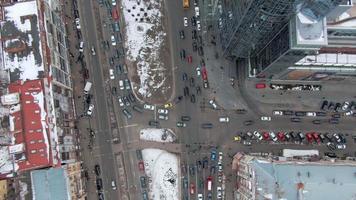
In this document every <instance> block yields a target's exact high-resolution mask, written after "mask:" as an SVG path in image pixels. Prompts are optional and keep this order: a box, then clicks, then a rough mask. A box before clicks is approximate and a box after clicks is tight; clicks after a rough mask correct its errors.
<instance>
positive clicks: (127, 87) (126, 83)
mask: <svg viewBox="0 0 356 200" xmlns="http://www.w3.org/2000/svg"><path fill="white" fill-rule="evenodd" d="M124 85H125V89H126V90H131V85H130V81H129V79H125V80H124Z"/></svg>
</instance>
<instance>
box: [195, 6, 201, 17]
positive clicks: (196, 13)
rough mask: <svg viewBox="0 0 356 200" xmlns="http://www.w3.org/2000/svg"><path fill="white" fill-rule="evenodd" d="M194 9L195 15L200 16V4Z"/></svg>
mask: <svg viewBox="0 0 356 200" xmlns="http://www.w3.org/2000/svg"><path fill="white" fill-rule="evenodd" d="M194 11H195V17H199V16H200V12H199V7H198V6H195V7H194Z"/></svg>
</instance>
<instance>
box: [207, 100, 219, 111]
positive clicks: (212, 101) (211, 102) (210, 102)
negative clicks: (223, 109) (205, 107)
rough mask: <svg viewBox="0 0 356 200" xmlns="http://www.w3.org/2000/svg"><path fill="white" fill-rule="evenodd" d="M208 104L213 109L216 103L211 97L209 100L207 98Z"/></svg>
mask: <svg viewBox="0 0 356 200" xmlns="http://www.w3.org/2000/svg"><path fill="white" fill-rule="evenodd" d="M209 104H210V105H211V106H212V107H213V108H214V109H217V107H218V106H217V105H216V102H215V100H213V99H211V100H209Z"/></svg>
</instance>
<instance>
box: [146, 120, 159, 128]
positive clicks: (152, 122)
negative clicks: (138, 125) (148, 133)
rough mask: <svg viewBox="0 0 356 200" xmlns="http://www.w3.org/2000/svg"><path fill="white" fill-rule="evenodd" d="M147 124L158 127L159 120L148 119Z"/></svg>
mask: <svg viewBox="0 0 356 200" xmlns="http://www.w3.org/2000/svg"><path fill="white" fill-rule="evenodd" d="M148 125H149V126H155V127H158V126H159V122H158V121H154V120H150V121H148Z"/></svg>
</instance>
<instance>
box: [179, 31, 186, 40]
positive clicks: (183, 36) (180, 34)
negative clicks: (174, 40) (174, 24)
mask: <svg viewBox="0 0 356 200" xmlns="http://www.w3.org/2000/svg"><path fill="white" fill-rule="evenodd" d="M179 37H180V39H182V40H183V39H184V38H185V35H184V30H181V31H179Z"/></svg>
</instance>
